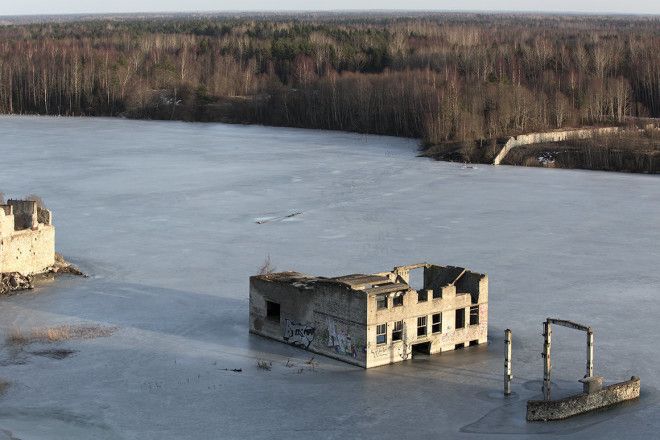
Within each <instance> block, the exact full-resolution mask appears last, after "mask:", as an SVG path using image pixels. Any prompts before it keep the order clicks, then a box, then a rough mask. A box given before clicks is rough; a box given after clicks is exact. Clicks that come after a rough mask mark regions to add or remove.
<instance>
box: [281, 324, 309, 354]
mask: <svg viewBox="0 0 660 440" xmlns="http://www.w3.org/2000/svg"><path fill="white" fill-rule="evenodd" d="M315 331H316V329H315V328H314V327H312V326H311V325H307V324H301V323H297V322H294V321H290V320H288V319H286V320H285V322H284V333H283V335H282V338H283V339H284V340H285V341H286V342H288V343H289V344H293V345H298V346H301V347H303V348H309V345H310V344H311V343H312V341H313V340H314V332H315Z"/></svg>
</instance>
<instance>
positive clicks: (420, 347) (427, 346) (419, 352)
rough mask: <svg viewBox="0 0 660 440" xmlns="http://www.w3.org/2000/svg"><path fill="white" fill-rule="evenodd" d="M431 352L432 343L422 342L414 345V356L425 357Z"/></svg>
mask: <svg viewBox="0 0 660 440" xmlns="http://www.w3.org/2000/svg"><path fill="white" fill-rule="evenodd" d="M430 354H431V343H430V342H422V343H419V344H413V346H412V357H413V359H414V358H416V357H425V356H429V355H430Z"/></svg>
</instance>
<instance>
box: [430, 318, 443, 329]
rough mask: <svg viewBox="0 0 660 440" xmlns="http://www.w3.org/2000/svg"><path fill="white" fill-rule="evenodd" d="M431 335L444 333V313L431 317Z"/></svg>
mask: <svg viewBox="0 0 660 440" xmlns="http://www.w3.org/2000/svg"><path fill="white" fill-rule="evenodd" d="M431 333H442V313H436V314H435V315H433V316H432V317H431Z"/></svg>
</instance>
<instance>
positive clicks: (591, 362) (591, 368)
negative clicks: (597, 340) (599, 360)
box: [586, 329, 594, 377]
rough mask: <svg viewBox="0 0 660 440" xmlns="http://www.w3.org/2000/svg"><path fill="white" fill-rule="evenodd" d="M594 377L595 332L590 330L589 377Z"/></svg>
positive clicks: (588, 344)
mask: <svg viewBox="0 0 660 440" xmlns="http://www.w3.org/2000/svg"><path fill="white" fill-rule="evenodd" d="M593 375H594V332H593V331H591V329H589V330H588V331H587V375H586V377H592V376H593Z"/></svg>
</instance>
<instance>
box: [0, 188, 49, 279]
mask: <svg viewBox="0 0 660 440" xmlns="http://www.w3.org/2000/svg"><path fill="white" fill-rule="evenodd" d="M54 263H55V228H54V227H53V225H52V214H51V212H50V211H49V210H48V209H45V208H41V207H40V206H38V204H37V202H35V201H32V200H8V201H7V203H6V204H4V205H0V273H11V272H18V273H20V274H22V275H33V274H37V273H42V272H45V271H46V270H47V269H48V268H49V267H51V266H53V264H54Z"/></svg>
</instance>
